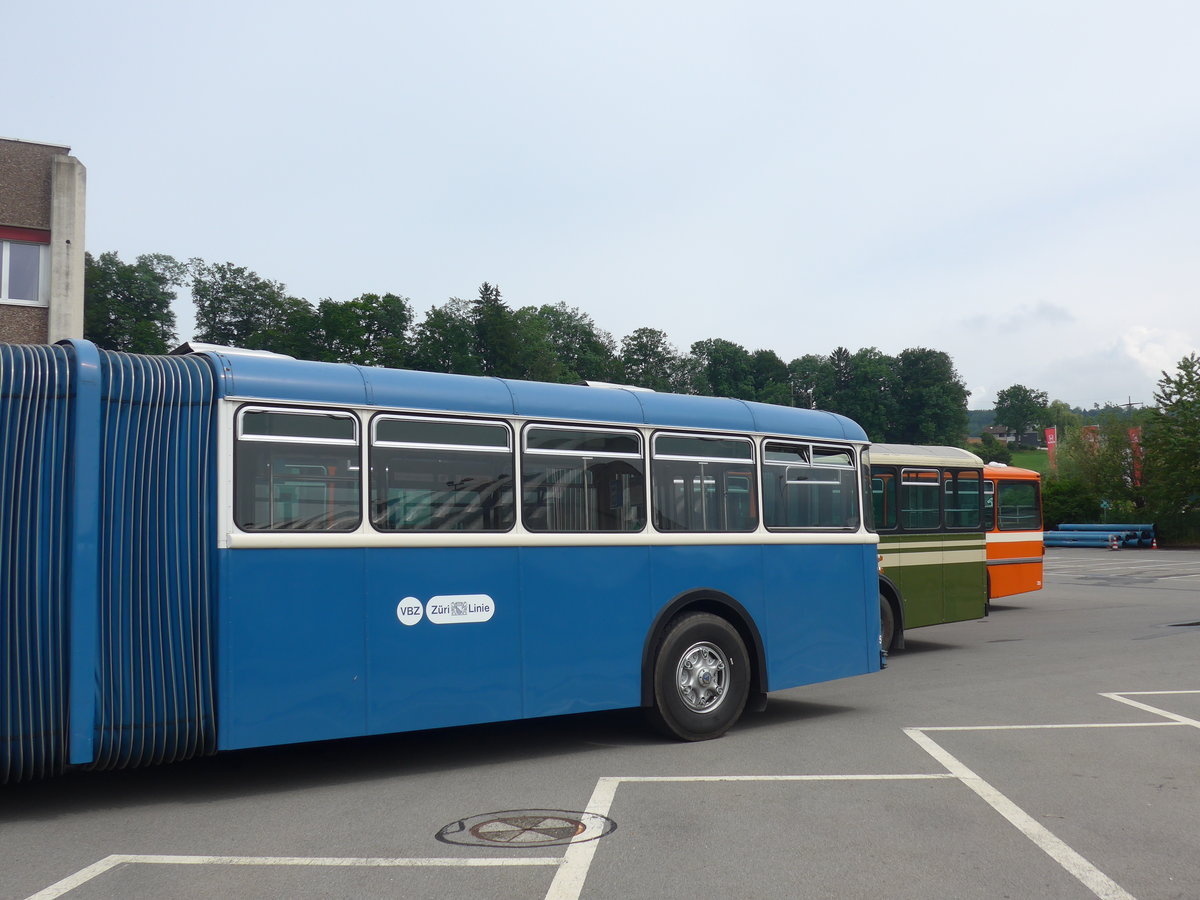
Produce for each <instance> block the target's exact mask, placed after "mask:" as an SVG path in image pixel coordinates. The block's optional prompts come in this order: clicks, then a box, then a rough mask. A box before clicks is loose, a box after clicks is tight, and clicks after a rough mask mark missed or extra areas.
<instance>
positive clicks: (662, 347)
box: [621, 328, 688, 393]
mask: <svg viewBox="0 0 1200 900" xmlns="http://www.w3.org/2000/svg"><path fill="white" fill-rule="evenodd" d="M621 368H622V369H623V370H624V373H625V374H624V378H625V380H626V381H628V382H629V383H630V384H634V385H637V386H638V387H644V388H650V390H652V391H671V392H674V393H686V392H687V390H688V379H687V373H686V371H685V369H684V366H683V360H682V358H681V357H680V355H679V351H678V350H676V349H675V346H674V345H673V344H671V343H670V342H669V341H668V340H667V336H666V334H665V333H664V332H662V331H659V330H658V329H656V328H638V329H637V330H635V331H634V332H632V333H631V334H629V335H627V336H626V337H624V338H622V339H621Z"/></svg>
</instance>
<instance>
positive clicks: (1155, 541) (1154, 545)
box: [1150, 537, 1158, 550]
mask: <svg viewBox="0 0 1200 900" xmlns="http://www.w3.org/2000/svg"><path fill="white" fill-rule="evenodd" d="M1150 549H1151V550H1157V549H1158V538H1156V537H1152V538H1150Z"/></svg>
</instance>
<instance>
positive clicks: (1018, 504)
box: [983, 463, 1045, 600]
mask: <svg viewBox="0 0 1200 900" xmlns="http://www.w3.org/2000/svg"><path fill="white" fill-rule="evenodd" d="M983 507H984V508H983V520H984V525H983V527H984V530H985V531H986V532H987V573H988V576H987V582H988V599H989V600H995V599H996V598H997V597H1008V596H1010V595H1012V594H1024V593H1026V592H1027V591H1040V590H1041V589H1042V559H1043V558H1044V556H1045V548H1044V544H1043V541H1042V476H1041V475H1040V474H1038V473H1037V472H1035V471H1033V470H1032V469H1018V468H1016V467H1015V466H1006V465H1002V464H1000V463H988V464H987V465H986V466H984V468H983Z"/></svg>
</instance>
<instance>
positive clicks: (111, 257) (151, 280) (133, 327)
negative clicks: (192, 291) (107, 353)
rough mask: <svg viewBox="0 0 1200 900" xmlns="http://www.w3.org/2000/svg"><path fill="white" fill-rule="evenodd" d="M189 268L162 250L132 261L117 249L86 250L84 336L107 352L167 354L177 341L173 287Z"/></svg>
mask: <svg viewBox="0 0 1200 900" xmlns="http://www.w3.org/2000/svg"><path fill="white" fill-rule="evenodd" d="M186 276H187V266H186V265H185V264H184V263H181V262H179V261H178V260H176V259H174V258H173V257H170V256H167V255H166V254H164V253H148V254H143V255H142V256H139V257H138V258H137V260H136V261H135V262H133V263H132V264H130V263H124V262H121V259H120V257H118V256H117V254H116V253H114V252H111V251H110V252H107V253H101V254H100V256H99V257H93V256H92V254H90V253H85V254H84V275H83V334H84V337H86V338H87V339H88V340H90V341H95V342H96V343H97V344H98V345H99V346H101V347H103V348H105V349H106V350H124V351H126V352H128V353H166V352H167V351H168V350H170V349H171V346H172V345H173V344H174V343H175V340H176V338H175V313H174V311H173V310H172V309H171V303H172V302H173V301H174V300H175V296H176V295H175V291H174V288H177V287H179V286H180V285H181V284H183V282H184V279H185V278H186Z"/></svg>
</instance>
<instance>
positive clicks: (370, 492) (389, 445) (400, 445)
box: [365, 411, 520, 536]
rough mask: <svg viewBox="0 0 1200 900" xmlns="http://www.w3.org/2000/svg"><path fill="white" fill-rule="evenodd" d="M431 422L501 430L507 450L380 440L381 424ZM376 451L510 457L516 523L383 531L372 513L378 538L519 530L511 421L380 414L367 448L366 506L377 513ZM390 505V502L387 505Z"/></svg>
mask: <svg viewBox="0 0 1200 900" xmlns="http://www.w3.org/2000/svg"><path fill="white" fill-rule="evenodd" d="M395 421H401V422H429V423H437V424H446V425H478V426H484V427H489V428H500V429H501V430H502V431H503V433H504V437H505V445H504V446H503V447H499V446H492V445H488V444H455V443H438V442H429V443H426V442H423V441H388V440H383V441H381V440H379V439H378V434H379V428H378V426H379V423H381V422H395ZM376 447H379V448H381V449H382V450H431V451H438V450H442V451H448V452H467V453H486V454H492V455H494V456H506V457H507V458H508V461H509V463H510V465H509V468H510V469H511V471H512V475H511V478H512V484H511V485H510V490H511V491H512V493H513V502H512V522H510V523H509V524H508V526H507V527H505V528H481V529H467V530H463V531H459V530H457V529H453V528H383V527H381V526H380V523H379V522H378V521H376V517H375V515H374V514H373V513H372V514H371V515H369V516H368V517H367V519H368V523H369V525H370V527H371V530H372V531H373V532H375V533H376V534H381V535H391V536H397V535H410V536H411V535H431V534H432V535H436V534H464V535H501V534H510V533H512V532H513V531H514V530H515V529H516V526H517V522H518V520H519V517H520V502H519V497H518V494H519V491H518V487H517V484H518V480H517V474H518V473H517V453H516V449H515V448H516V440H515V431H514V428H513V425H512V423H511V422H509V421H508V420H507V419H490V418H482V417H480V418H473V417H470V416H459V415H447V416H442V415H438V414H436V413H430V414H424V415H423V414H420V413H405V412H389V411H382V412H376V413H374V414H372V415H371V417H370V430H369V434H368V441H367V444H366V447H365V451H366V454H367V463H368V479H367V481H366V484H365V503H366V505H367V508H368V509H374V506H373V504H374V503H375V502H376V496H375V483H374V482H375V478H374V475H375V468H374V467H375V455H374V449H375V448H376ZM385 502H386V501H385Z"/></svg>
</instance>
